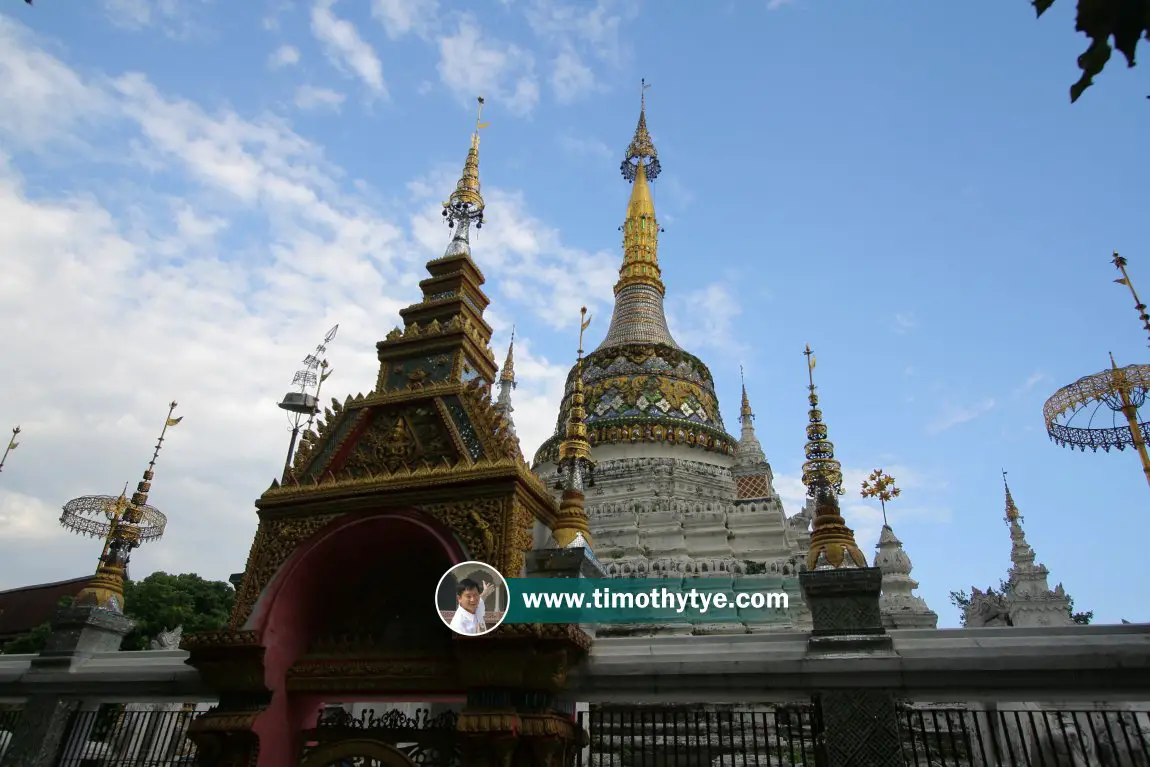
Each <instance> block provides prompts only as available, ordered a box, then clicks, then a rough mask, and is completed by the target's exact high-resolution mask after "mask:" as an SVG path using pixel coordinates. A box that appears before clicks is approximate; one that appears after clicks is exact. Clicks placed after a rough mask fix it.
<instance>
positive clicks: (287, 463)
mask: <svg viewBox="0 0 1150 767" xmlns="http://www.w3.org/2000/svg"><path fill="white" fill-rule="evenodd" d="M301 418H303V416H301V415H296V417H295V426H294V427H293V428H292V430H291V440H290V441H289V442H288V451H287V458H285V459H284V473H283V480H282V481H283V482H287V480H288V477H289V476H290V475H291V458H292V456H293V455H295V443H296V441H297V440H299V424H300V419H301Z"/></svg>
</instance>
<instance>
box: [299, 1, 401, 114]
mask: <svg viewBox="0 0 1150 767" xmlns="http://www.w3.org/2000/svg"><path fill="white" fill-rule="evenodd" d="M335 2H336V0H316V3H315V5H314V6H312V10H311V29H312V32H313V33H314V34H315V36H316V39H318V40H319V41H320V43H322V44H323V46H324V51H325V52H326V53H327V56H328V59H330V60H331V62H332V64H334V65H335V66H336V67H337V68H339V69H341V70H343V71H349V70H350V71H351V72H352V74H354V75H355V76H356V77H358V78H359V79H360V80H362V81H363V82H364V84H365V85H367V87H368V88H370V89H371V90H372V91H373V92H375V93H377V94H379V95H380V96H386V95H387V84H386V83H384V80H383V65H382V64H381V63H380V61H379V57H378V56H376V55H375V50H373V49H372V47H371V46H370V45H369V44H368V43H366V42H365V41H364V39H363V38H362V37H360V35H359V31H358V30H356V28H355V25H354V24H352V23H351V22H350V21H347V20H346V19H341V18H339V17H337V16H336V15H335V13H334V12H333V11H332V7H333V6H334V5H335Z"/></svg>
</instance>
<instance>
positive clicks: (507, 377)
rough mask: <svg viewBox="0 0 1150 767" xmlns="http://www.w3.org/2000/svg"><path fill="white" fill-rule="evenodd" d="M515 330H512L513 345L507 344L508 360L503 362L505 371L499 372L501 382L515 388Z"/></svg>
mask: <svg viewBox="0 0 1150 767" xmlns="http://www.w3.org/2000/svg"><path fill="white" fill-rule="evenodd" d="M514 355H515V328H514V327H512V328H511V343H509V344H507V359H505V360H504V361H503V369H502V370H500V371H499V382H500V383H501V384H507V385H508V386H510V387H511V388H513V389H514V388H515V358H514Z"/></svg>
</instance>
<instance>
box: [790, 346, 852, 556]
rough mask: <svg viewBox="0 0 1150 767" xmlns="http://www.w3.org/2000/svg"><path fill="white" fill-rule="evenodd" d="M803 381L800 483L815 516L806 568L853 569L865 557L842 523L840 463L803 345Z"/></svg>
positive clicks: (811, 356) (809, 353) (809, 354)
mask: <svg viewBox="0 0 1150 767" xmlns="http://www.w3.org/2000/svg"><path fill="white" fill-rule="evenodd" d="M803 354H804V355H806V358H807V380H808V382H809V384H808V387H807V388H808V389H810V395H809V396H808V398H807V399H808V401H809V402H810V405H811V410H810V424H809V425H808V426H807V440H808V441H807V449H806V454H807V460H806V463H804V464H803V484H804V485H806V486H807V495H809V496H810V497H811V498H813V499H814V500H815V518H814V524H813V525H812V527H811V543H810V549H809V550H808V552H807V567H808V569H810V570H835V569H856V568H862V567H866V566H867V561H866V557H865V556H863V553H862V552H861V551H859V547H858V544H857V543H855V535H854V531H853V530H851V529H850V528H849V527H847V526H846V520H844V519H843V517H842V513H841V512H840V511H839V501H838V496H839V495H840V494H841V493H842V492H843V489H842V484H843V474H842V466H841V465H840V464H839V462H838V461H836V460H835V452H834V445H832V444H831V442H830V440H829V439H827V427H826V424H825V423H823V418H822V415H823V414H822V412H821V411H820V410H819V409H818V405H819V398H818V395H817V394H815V378H814V370H815V357H814V353H813V352H812V351H811V347H810V346H807V348H806V350H805V351H803Z"/></svg>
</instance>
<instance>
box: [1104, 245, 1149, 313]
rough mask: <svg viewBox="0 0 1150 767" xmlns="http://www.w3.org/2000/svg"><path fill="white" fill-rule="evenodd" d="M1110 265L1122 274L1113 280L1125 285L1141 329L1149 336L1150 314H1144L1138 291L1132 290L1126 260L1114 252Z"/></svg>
mask: <svg viewBox="0 0 1150 767" xmlns="http://www.w3.org/2000/svg"><path fill="white" fill-rule="evenodd" d="M1110 263H1112V264H1114V266H1115V267H1116V268H1117V269H1118V271H1119V272H1121V273H1122V276H1121V277H1119V278H1118V279H1116V280H1114V281H1115V282H1117V283H1118V284H1119V285H1125V286H1126V287H1128V288H1130V295H1131V296H1133V298H1134V309H1135V310H1137V312H1138V319H1140V320H1142V328H1143V329H1144V330H1145V331H1146V332H1147V333H1148V334H1150V314H1148V313H1147V312H1146V304H1144V303H1142V301H1141V299H1139V298H1138V291H1136V290H1135V289H1134V283H1133V281H1131V279H1130V275H1129V274H1128V273H1127V272H1126V263H1127V262H1126V259H1125V258H1123V257H1122V256H1120V255H1118V252H1117V251H1115V252H1114V258H1113V259H1112V260H1111V262H1110Z"/></svg>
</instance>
